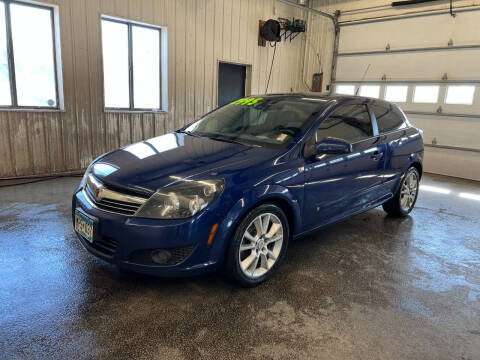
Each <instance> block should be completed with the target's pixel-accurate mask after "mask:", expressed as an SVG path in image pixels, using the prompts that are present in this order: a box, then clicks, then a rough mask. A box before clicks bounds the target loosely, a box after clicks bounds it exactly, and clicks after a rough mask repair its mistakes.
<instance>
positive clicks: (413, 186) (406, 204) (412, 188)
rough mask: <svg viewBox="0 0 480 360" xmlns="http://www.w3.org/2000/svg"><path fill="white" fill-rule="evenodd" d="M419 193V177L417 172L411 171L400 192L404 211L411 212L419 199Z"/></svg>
mask: <svg viewBox="0 0 480 360" xmlns="http://www.w3.org/2000/svg"><path fill="white" fill-rule="evenodd" d="M417 191H418V176H417V174H416V172H415V171H411V172H409V173H408V174H407V176H406V177H405V179H404V180H403V183H402V189H401V190H400V206H401V207H402V210H403V211H406V212H408V211H410V209H411V208H412V206H413V204H414V203H415V199H416V198H417Z"/></svg>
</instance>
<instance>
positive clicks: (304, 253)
mask: <svg viewBox="0 0 480 360" xmlns="http://www.w3.org/2000/svg"><path fill="white" fill-rule="evenodd" d="M75 181H77V180H72V179H60V180H55V181H49V182H44V183H39V184H32V185H28V186H22V187H18V188H9V189H8V191H5V189H0V325H1V326H0V349H3V350H2V353H3V356H6V357H7V358H16V357H27V358H33V357H38V358H45V357H50V358H95V357H99V358H101V357H108V358H113V357H116V358H128V357H130V358H132V357H135V358H155V357H156V358H169V359H176V358H179V359H182V358H199V357H214V356H215V357H218V358H225V357H226V354H231V355H232V358H235V357H236V358H245V355H246V354H248V358H294V357H300V358H314V357H317V358H318V357H319V354H322V356H323V357H324V358H328V359H335V358H356V359H358V358H382V357H383V358H385V357H389V354H390V355H391V354H393V353H395V354H396V356H395V357H398V358H440V357H446V358H461V356H464V357H465V358H469V357H470V358H472V359H473V358H475V357H478V356H477V355H479V354H480V346H479V341H480V337H479V335H478V334H480V320H479V319H480V296H479V293H480V261H479V259H480V241H479V237H480V235H479V234H480V224H479V222H478V217H477V216H476V215H475V214H478V213H480V202H478V201H475V200H472V199H470V198H465V197H461V196H458V194H462V193H467V194H480V186H479V185H477V184H475V183H470V182H459V183H455V182H452V181H451V180H449V179H447V178H441V177H426V178H425V179H424V183H423V184H425V185H426V186H431V187H436V188H442V189H444V188H447V189H450V193H449V194H443V193H440V192H434V191H427V190H425V189H424V190H423V191H421V193H420V197H419V201H418V207H417V209H416V210H415V211H414V212H413V213H412V216H411V217H407V218H405V219H394V218H390V217H388V216H386V215H385V213H384V212H383V211H381V210H380V209H375V210H372V211H370V212H368V213H366V214H362V215H359V216H356V217H354V218H353V219H350V220H348V221H344V222H342V223H338V224H336V225H333V226H330V227H328V228H326V229H323V230H321V231H319V232H317V233H315V234H313V235H311V236H308V237H305V238H303V239H300V240H299V241H297V242H295V243H292V244H291V246H290V248H289V252H288V256H287V258H286V259H285V262H284V263H283V264H282V266H281V267H280V269H279V271H278V273H277V274H276V276H275V277H274V278H273V279H271V281H270V282H268V283H266V284H265V285H263V286H261V287H258V288H255V289H248V290H247V289H240V288H237V287H235V286H233V285H232V284H231V283H229V282H228V281H226V280H225V278H224V277H222V276H221V275H212V276H204V277H199V278H187V279H159V278H154V277H148V276H144V275H137V274H134V273H128V272H124V271H120V270H118V269H117V268H115V267H114V266H111V265H109V264H106V263H103V262H102V261H100V260H97V259H95V258H93V257H92V256H90V255H89V254H88V253H87V252H86V251H84V250H83V248H82V247H81V245H80V244H79V243H78V241H77V240H76V238H75V236H74V235H73V233H72V229H71V224H70V221H71V220H70V213H69V212H70V204H69V201H70V195H71V192H72V190H73V186H74V183H75ZM475 210H477V212H475ZM252 339H254V340H252ZM255 339H257V340H258V339H261V341H257V340H255ZM390 357H392V356H390Z"/></svg>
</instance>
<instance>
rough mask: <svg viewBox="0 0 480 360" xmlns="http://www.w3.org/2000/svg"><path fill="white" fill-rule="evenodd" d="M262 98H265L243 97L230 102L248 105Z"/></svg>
mask: <svg viewBox="0 0 480 360" xmlns="http://www.w3.org/2000/svg"><path fill="white" fill-rule="evenodd" d="M260 100H263V98H243V99H238V100H235V101H233V102H231V103H230V105H247V106H252V105H255V104H256V103H258V102H259V101H260Z"/></svg>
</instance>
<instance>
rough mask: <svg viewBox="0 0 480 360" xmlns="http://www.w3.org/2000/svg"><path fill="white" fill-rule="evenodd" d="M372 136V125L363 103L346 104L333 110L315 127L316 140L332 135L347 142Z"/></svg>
mask: <svg viewBox="0 0 480 360" xmlns="http://www.w3.org/2000/svg"><path fill="white" fill-rule="evenodd" d="M372 136H373V127H372V122H371V120H370V115H369V114H368V110H367V107H366V106H365V105H346V106H342V107H341V108H339V109H337V110H335V111H334V112H333V113H332V114H331V115H330V116H329V117H328V118H327V119H325V120H324V121H323V122H322V123H321V124H320V126H319V127H318V129H317V132H316V142H319V141H322V140H323V139H326V138H329V137H332V138H337V139H342V140H345V141H346V142H349V143H354V142H358V141H361V140H364V139H367V138H369V137H372Z"/></svg>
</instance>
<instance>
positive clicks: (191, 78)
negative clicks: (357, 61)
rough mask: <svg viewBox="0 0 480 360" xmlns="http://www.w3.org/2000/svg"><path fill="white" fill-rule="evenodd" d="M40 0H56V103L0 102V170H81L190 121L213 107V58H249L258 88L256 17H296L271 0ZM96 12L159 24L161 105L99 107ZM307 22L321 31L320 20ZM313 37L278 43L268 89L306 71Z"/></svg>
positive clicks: (264, 67) (261, 79)
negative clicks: (42, 107)
mask: <svg viewBox="0 0 480 360" xmlns="http://www.w3.org/2000/svg"><path fill="white" fill-rule="evenodd" d="M43 2H45V3H52V4H56V5H58V7H59V18H60V40H61V54H62V68H63V69H62V73H63V83H64V86H63V88H64V89H63V92H64V98H65V111H57V112H52V111H49V112H46V111H44V112H33V111H30V112H28V111H0V178H9V177H20V176H30V175H43V174H45V175H47V174H55V173H63V172H69V171H75V170H81V169H84V168H86V167H87V166H88V164H89V162H90V161H91V160H92V159H93V158H94V157H96V156H98V155H100V154H102V153H105V152H107V151H110V150H112V149H115V148H118V147H120V146H123V145H126V144H129V143H132V142H136V141H139V140H142V139H145V138H150V137H154V136H158V135H161V134H164V133H166V132H170V131H172V130H174V129H176V128H179V127H181V126H183V125H184V124H186V123H189V122H191V121H193V120H194V119H196V118H198V117H199V116H201V115H202V114H204V113H206V112H208V111H210V110H212V109H213V108H215V107H216V101H217V73H218V61H229V62H235V63H242V64H247V65H251V82H250V83H251V93H252V94H255V93H259V94H261V93H264V92H265V86H266V82H267V77H268V73H269V70H270V64H271V61H272V55H273V48H272V47H270V46H268V44H267V47H258V46H257V36H258V21H259V20H260V19H264V20H266V19H268V18H277V17H279V16H283V17H292V16H296V17H302V18H305V17H306V13H305V12H304V11H303V10H299V9H295V8H293V7H290V6H287V5H284V4H282V3H279V2H276V1H273V0H44V1H43ZM102 14H104V15H111V16H116V17H120V18H124V19H130V20H134V21H141V22H145V23H149V24H153V25H161V26H166V27H167V29H168V30H167V31H168V112H167V113H152V112H150V113H132V112H130V113H129V112H105V111H104V108H103V83H102V81H103V80H102V79H103V75H102V57H101V32H100V31H101V26H100V17H101V15H102ZM309 21H310V22H311V23H310V24H308V25H309V27H310V28H311V29H312V30H313V29H314V30H315V31H322V25H321V24H316V23H315V22H316V21H322V19H313V18H312V17H310V18H309ZM307 36H309V37H316V35H315V34H309V35H307ZM326 37H328V36H326ZM325 42H326V43H328V41H325ZM322 46H323V43H322V42H321V41H320V40H319V39H317V40H316V41H315V49H316V50H311V49H310V50H308V48H307V49H306V42H305V36H304V35H301V36H299V37H298V38H297V39H295V40H294V41H293V42H291V43H290V42H282V43H280V44H279V45H278V48H277V53H276V58H275V64H274V68H273V73H272V79H271V81H270V87H269V91H268V92H290V91H305V90H306V87H305V85H304V84H303V80H302V76H304V77H305V79H306V81H307V82H308V83H309V84H310V83H311V72H313V71H316V70H314V67H315V65H311V64H310V65H308V64H307V67H308V68H310V70H308V69H304V66H303V65H304V63H303V62H304V53H305V51H306V50H307V51H310V53H309V54H310V55H309V56H310V57H312V58H313V57H315V58H316V55H312V54H313V53H312V51H315V52H323V49H322ZM327 46H330V45H327ZM307 47H309V46H308V45H307ZM309 71H310V73H308V72H309Z"/></svg>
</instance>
